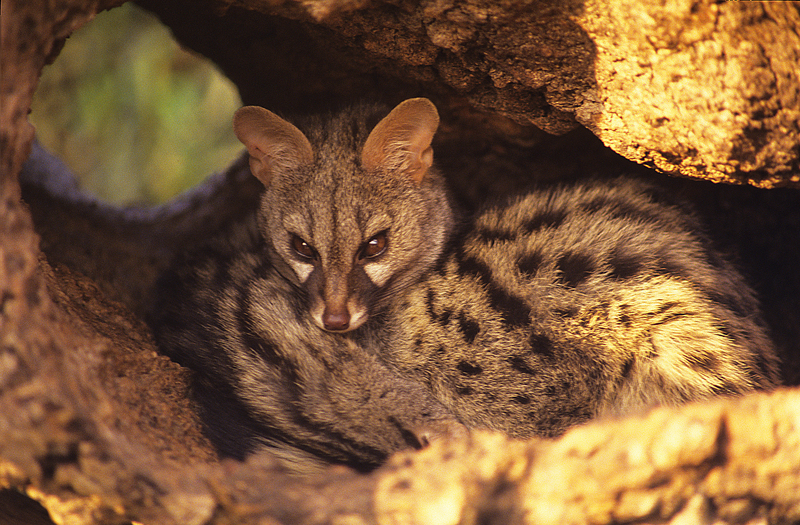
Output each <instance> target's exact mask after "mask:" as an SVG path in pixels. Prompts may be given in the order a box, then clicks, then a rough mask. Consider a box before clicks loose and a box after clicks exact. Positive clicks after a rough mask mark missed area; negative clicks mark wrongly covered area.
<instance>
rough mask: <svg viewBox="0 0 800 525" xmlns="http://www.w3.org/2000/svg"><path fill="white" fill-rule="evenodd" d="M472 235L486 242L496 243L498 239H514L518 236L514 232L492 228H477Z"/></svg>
mask: <svg viewBox="0 0 800 525" xmlns="http://www.w3.org/2000/svg"><path fill="white" fill-rule="evenodd" d="M472 236H473V237H474V238H475V239H477V240H478V241H480V242H482V243H484V244H494V242H496V241H513V240H515V239H516V238H517V234H516V233H514V232H508V231H502V230H492V229H489V228H476V229H475V230H474V231H473V232H472Z"/></svg>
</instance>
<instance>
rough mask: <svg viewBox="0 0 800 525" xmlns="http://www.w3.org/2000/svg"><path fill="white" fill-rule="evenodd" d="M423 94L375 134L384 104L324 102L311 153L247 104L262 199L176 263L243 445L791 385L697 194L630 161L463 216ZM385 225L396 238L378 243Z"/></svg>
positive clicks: (178, 293)
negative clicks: (601, 176)
mask: <svg viewBox="0 0 800 525" xmlns="http://www.w3.org/2000/svg"><path fill="white" fill-rule="evenodd" d="M404 104H405V105H404V109H403V110H402V111H400V112H398V111H397V109H396V110H395V111H393V112H392V114H391V115H394V117H393V118H394V120H392V122H391V123H392V125H394V124H393V123H394V122H395V121H399V122H400V123H401V124H403V126H399V127H396V129H393V130H391V136H390V133H389V132H388V131H385V130H383V128H381V126H379V127H378V128H375V129H376V130H377V129H379V128H380V131H376V132H375V133H374V134H373V137H372V139H375V140H371V143H372V144H373V146H367V148H366V149H367V150H369V151H364V152H363V153H362V148H363V144H364V143H365V142H368V143H370V141H367V137H368V135H369V131H370V129H371V125H370V124H371V123H374V122H377V118H376V115H378V113H377V112H378V111H379V110H377V109H376V108H374V107H371V106H370V107H367V106H364V107H358V108H353V109H350V110H348V111H345V112H342V113H340V114H338V115H334V116H331V117H329V118H326V119H321V120H315V121H310V122H307V123H306V124H305V125H304V126H301V128H302V129H303V130H304V132H305V133H304V134H305V137H307V139H308V143H309V144H310V149H311V151H313V159H314V160H313V161H311V162H309V160H308V159H309V158H310V157H309V154H308V151H307V148H306V146H305V143H304V141H303V140H301V139H298V138H297V133H295V131H294V130H293V129H290V128H294V127H293V126H291V125H289V124H288V123H285V125H286V126H287V127H286V128H282V126H283V124H282V122H283V121H282V120H281V119H277V117H274V116H273V115H271V114H269V112H265V114H266V116H265V117H264V118H265V119H266V120H267V121H268V122H269V125H268V126H267V125H265V126H264V129H266V131H265V132H264V133H265V136H266V137H267V138H268V139H269V140H275V137H279V136H281V133H284V132H285V133H284V134H286V135H291V136H292V137H293V138H292V144H295V145H297V146H292V145H290V146H291V147H288V149H287V148H282V147H277V148H272V147H271V146H269V144H268V142H269V141H268V140H267V146H258V145H257V144H258V143H259V141H261V144H264V142H263V140H264V137H260V136H258V135H259V133H260V131H259V129H260V128H259V125H258V121H257V120H255V121H251V120H247V121H246V122H245V123H241V122H239V129H238V130H237V132H238V133H240V137H241V136H242V135H245V138H246V139H247V140H244V139H243V141H244V142H245V143H246V144H248V149H249V150H250V152H251V157H253V159H252V160H251V165H252V166H254V167H253V170H254V172H257V176H259V178H260V179H261V180H262V181H265V183H266V185H267V188H266V191H265V194H264V197H263V200H262V205H261V207H260V210H259V212H258V214H257V217H254V218H253V219H252V220H251V221H250V223H248V224H246V225H243V226H242V228H241V229H239V230H237V231H235V232H231V233H229V235H228V236H226V237H225V238H222V239H216V240H213V241H212V242H210V243H209V247H208V248H206V249H205V250H204V251H201V252H199V253H197V254H192V255H190V256H187V258H185V259H184V260H183V261H180V262H178V263H177V264H176V266H175V267H174V269H173V271H172V272H170V274H169V275H168V276H166V277H165V279H164V280H163V283H164V286H163V291H162V302H161V304H160V307H159V309H158V312H157V315H156V316H155V317H154V324H155V326H156V332H157V334H158V338H159V343H160V344H161V347H162V348H163V349H164V350H165V351H166V352H167V353H168V354H169V355H171V356H173V357H174V358H175V359H176V360H178V361H180V362H182V363H184V364H186V365H187V366H189V367H191V368H193V369H194V370H195V371H196V372H197V374H198V381H199V383H200V384H202V385H205V386H204V387H203V388H202V389H201V390H202V391H203V392H205V395H206V396H210V397H214V396H216V395H218V396H220V397H221V398H224V399H227V400H229V401H230V403H231V406H238V407H243V414H244V415H243V416H242V418H241V419H242V420H244V421H245V423H244V424H242V427H243V428H246V429H247V432H249V433H251V434H252V436H253V438H252V440H251V441H250V442H249V443H245V444H243V445H242V447H243V450H244V451H245V452H246V451H247V450H249V448H251V447H252V445H253V443H256V444H266V445H267V446H269V447H271V448H272V449H273V450H274V451H277V452H278V453H279V455H281V456H282V457H283V458H284V459H285V460H286V461H287V462H288V463H292V462H298V463H299V465H300V466H299V467H298V469H299V470H303V469H307V468H309V465H311V466H313V465H316V464H317V463H319V462H320V461H321V462H325V461H334V462H344V463H348V464H352V465H356V466H366V467H369V466H373V465H376V464H379V463H380V462H381V461H382V460H383V458H385V457H386V455H387V454H389V453H391V452H392V451H395V450H398V449H400V448H404V447H407V446H420V445H421V444H422V443H423V442H424V441H425V440H426V439H427V437H428V436H436V435H441V434H453V433H460V432H461V428H462V427H461V424H460V423H464V424H466V425H467V426H468V427H481V428H492V429H497V430H501V431H503V432H506V433H508V434H510V435H513V436H518V437H527V436H531V435H545V436H552V435H557V434H559V433H560V432H563V430H564V429H566V428H568V427H569V426H570V425H573V424H576V423H579V422H582V421H586V420H588V419H590V418H593V417H597V416H602V415H608V414H622V413H629V412H631V411H636V410H641V409H644V408H646V407H649V406H652V405H656V404H675V403H681V402H685V401H688V400H692V399H701V398H704V397H708V396H711V395H717V394H736V393H741V392H746V391H748V390H752V389H756V388H769V387H772V386H775V385H776V384H777V359H776V357H775V353H774V350H773V348H772V344H771V342H770V341H769V339H768V337H767V335H766V333H765V330H764V328H763V326H762V323H761V321H760V319H759V314H758V304H757V301H756V299H755V297H754V294H753V292H752V291H751V289H750V288H749V287H748V286H747V284H746V283H745V282H744V280H743V278H742V277H741V276H740V274H739V273H738V272H737V271H736V270H735V269H734V268H733V266H732V265H731V264H730V263H728V262H727V261H726V260H725V259H724V258H723V257H722V256H721V255H719V254H718V253H717V252H716V251H714V249H713V247H712V246H711V245H710V243H709V242H708V240H707V239H706V238H705V237H704V236H703V235H702V233H700V232H701V231H702V230H701V227H700V225H699V223H698V221H697V220H696V218H695V217H694V216H693V215H692V214H691V213H687V212H686V211H684V210H682V209H680V208H679V207H677V206H675V205H672V204H667V203H663V202H661V200H662V199H661V198H660V196H659V193H658V191H657V190H656V189H654V188H652V187H650V186H648V185H646V184H643V183H640V182H637V181H634V180H628V179H625V178H619V179H616V180H614V181H611V182H584V183H580V184H576V185H572V186H568V187H557V188H550V189H544V190H537V191H533V192H531V193H529V194H527V195H519V196H517V197H515V198H513V199H512V200H510V201H509V202H504V203H496V204H487V205H486V206H485V207H484V208H483V209H482V210H480V211H479V212H478V213H477V214H476V215H475V216H474V217H473V218H472V219H471V220H469V221H467V222H465V223H464V224H462V230H460V231H458V232H457V231H456V226H455V224H456V223H455V221H454V219H453V212H452V207H451V206H450V204H449V203H448V199H447V193H446V190H445V185H444V182H443V180H442V178H441V177H440V175H439V174H438V173H437V171H436V170H435V168H433V167H429V166H430V150H429V148H428V149H426V147H427V144H429V142H430V137H431V136H432V133H433V131H434V130H435V125H436V123H438V117H436V116H435V109H431V108H432V105H430V103H429V102H427V101H423V100H421V99H416V101H412V102H411V103H410V104H409V103H404ZM249 111H250V113H248V114H247V115H248V117H247V118H248V119H250V116H249V115H255V114H257V112H254V111H253V110H249ZM384 114H385V112H384ZM380 116H382V115H380ZM417 116H419V118H417ZM273 117H274V118H273ZM434 117H435V118H434ZM259 118H260V117H259ZM276 119H277V120H276ZM389 120H391V119H389ZM384 121H387V119H384ZM405 124H407V126H405ZM384 127H386V126H384ZM390 127H391V126H390ZM407 128H408V129H407ZM275 129H277V130H278V131H277V132H276V131H275ZM409 129H410V130H411V131H408V130H409ZM420 130H421V131H420ZM384 133H385V134H386V136H384V135H383V134H384ZM397 133H400V135H403V134H404V133H405V134H409V133H410V134H411V135H410V139H409V140H405V138H403V136H401V137H400V139H397V137H396V135H397ZM254 137H255V138H254ZM406 138H408V137H406ZM378 139H380V140H378ZM384 139H385V140H384ZM374 144H378V145H377V146H375V145H374ZM279 146H280V145H279ZM383 148H389V149H390V150H391V151H387V152H385V151H384V150H383ZM269 149H273V150H274V151H281V152H282V153H281V155H282V157H281V159H280V162H277V161H276V162H273V161H271V160H270V158H269V155H268V154H264V151H265V150H269ZM293 149H294V150H296V151H298V153H297V154H296V156H294V157H293V155H294V154H293V153H292V150H293ZM287 151H288V153H287ZM409 152H410V153H409ZM376 159H377V160H376ZM381 159H386V160H385V164H383V165H382V164H381V162H382V160H381ZM365 165H366V166H369V169H365V167H364V166H365ZM376 166H377V167H376ZM420 170H421V171H420ZM379 232H385V236H386V239H388V241H387V247H386V249H385V251H384V252H381V253H380V254H379V255H378V256H376V257H374V259H373V258H365V257H362V256H361V255H360V254H362V253H363V251H364V246H365V243H368V242H370V239H374V238H375V236H376V234H378V233H379ZM295 237H300V238H302V241H304V242H305V243H306V245H305V246H306V247H307V248H308V250H310V251H308V253H311V254H313V257H310V258H309V257H304V256H302V254H301V253H298V252H297V251H296V250H297V247H296V245H295V244H293V243H294V242H295ZM448 239H449V241H448ZM306 247H303V250H305V249H306ZM342 283H344V284H342ZM331 290H333V291H331ZM333 303H336V306H335V307H333V306H331V304H333ZM334 309H335V310H336V312H337V315H339V314H340V315H339V317H342V316H343V317H344V318H345V322H344V324H343V325H342V326H343V328H342V326H339V327H338V328H341V329H338V328H337V330H338V332H340V333H335V332H333V331H326V330H325V329H324V328H325V327H326V326H328V325H330V324H331V322H328V321H329V320H330V318H331V317H334V316H332V315H331V314H330V311H332V310H334ZM356 310H357V311H358V312H360V313H358V316H360V317H359V318H358V319H357V320H356V319H355V318H356V317H357V315H356V314H355V313H354V312H355V311H356ZM362 314H363V315H362ZM326 316H327V317H326ZM321 319H322V320H321ZM325 319H327V320H328V321H326V320H325ZM348 320H349V321H351V325H356V326H348V324H347V321H348ZM356 321H357V322H356ZM326 322H328V324H327V325H326ZM211 404H213V402H211ZM217 412H221V413H223V415H224V413H225V410H218V411H217ZM213 424H214V423H213V422H212V425H213ZM216 424H219V422H217V423H216ZM231 439H232V440H233V441H231ZM231 439H229V440H228V443H231V442H234V443H235V437H234V438H231ZM233 446H234V448H235V446H236V445H233Z"/></svg>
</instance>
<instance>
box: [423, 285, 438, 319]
mask: <svg viewBox="0 0 800 525" xmlns="http://www.w3.org/2000/svg"><path fill="white" fill-rule="evenodd" d="M435 299H436V296H435V294H434V293H433V290H431V289H430V288H428V295H427V296H426V298H425V306H427V307H428V317H430V318H431V319H432V320H434V321H436V320H437V319H438V318H439V316H438V315H436V312H435V311H434V310H433V302H434V300H435Z"/></svg>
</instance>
